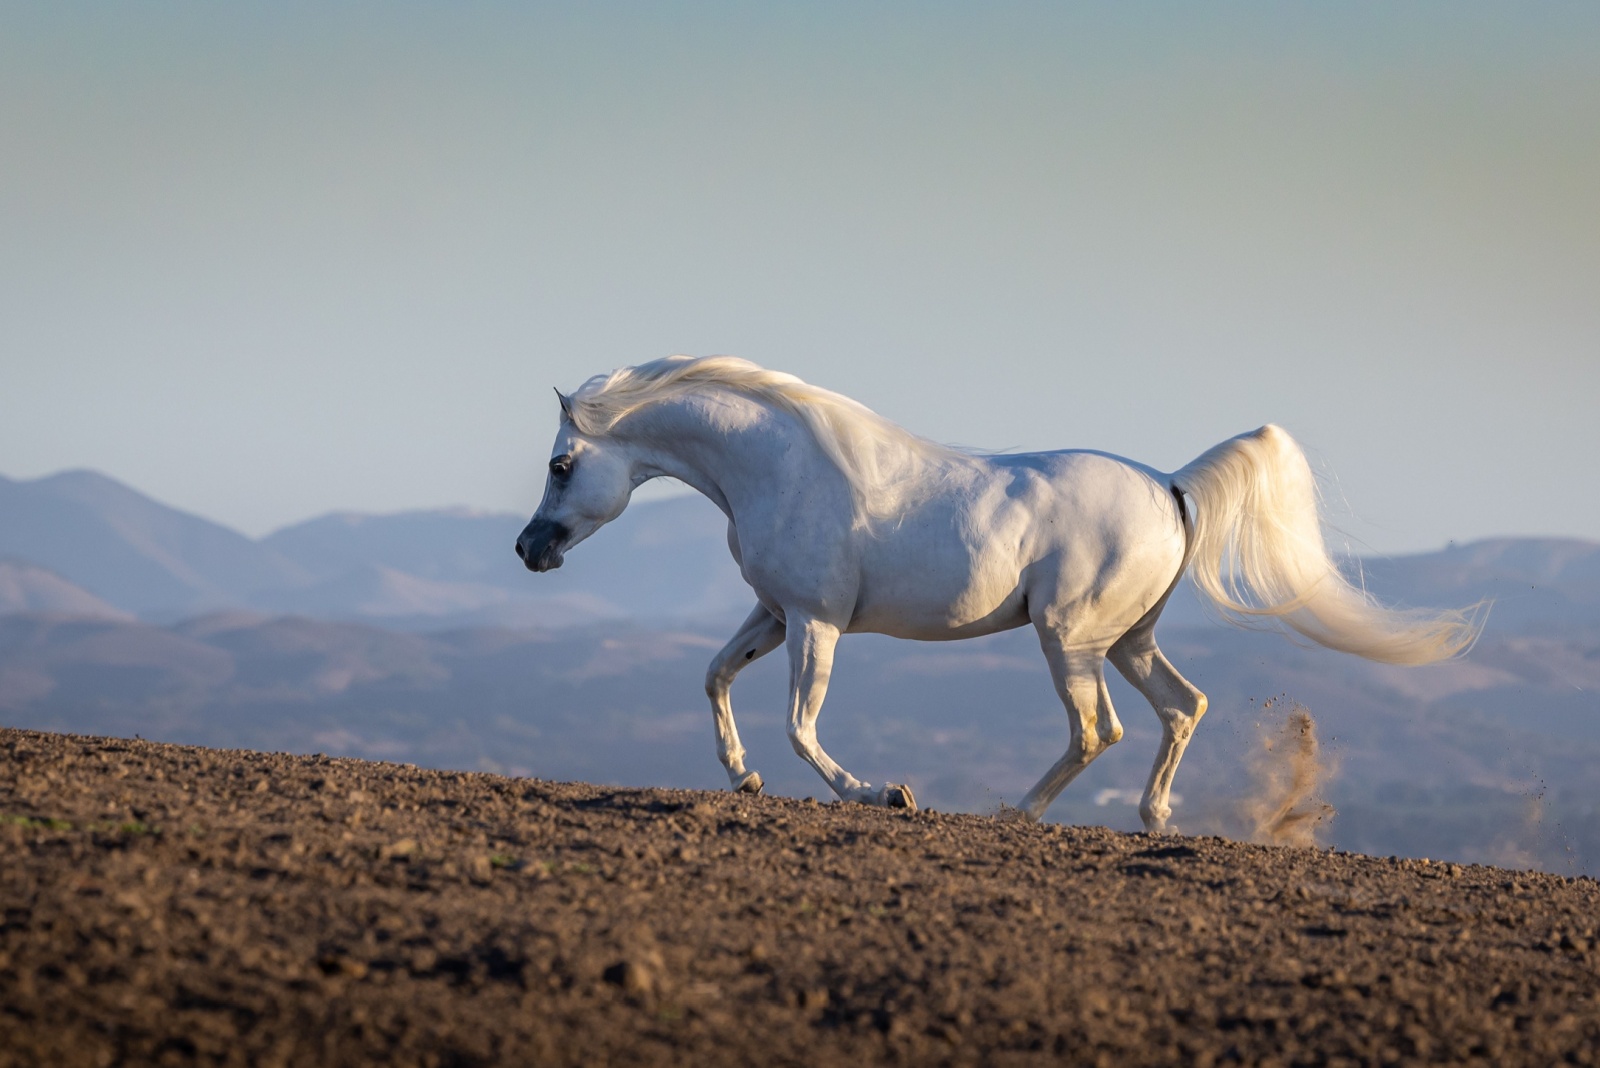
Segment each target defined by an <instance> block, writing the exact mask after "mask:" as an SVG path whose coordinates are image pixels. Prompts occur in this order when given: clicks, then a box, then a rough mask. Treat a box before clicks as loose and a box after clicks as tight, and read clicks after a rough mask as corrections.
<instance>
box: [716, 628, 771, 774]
mask: <svg viewBox="0 0 1600 1068" xmlns="http://www.w3.org/2000/svg"><path fill="white" fill-rule="evenodd" d="M783 635H784V627H783V624H782V623H780V622H778V620H777V618H776V617H775V616H773V614H772V613H771V612H768V611H767V610H766V609H765V608H764V607H762V606H761V605H756V608H755V611H753V612H751V613H750V615H749V617H748V618H746V619H745V621H744V623H743V624H742V625H741V626H740V627H739V632H738V633H737V634H735V635H734V636H733V637H732V638H731V639H730V640H729V642H728V644H727V645H725V646H723V647H722V651H721V652H720V653H718V654H717V655H716V658H715V659H714V660H712V661H711V666H710V667H708V668H707V669H706V696H707V697H709V698H710V699H711V716H712V722H713V725H714V726H715V728H716V732H717V759H718V760H720V761H722V766H723V767H724V768H726V769H727V771H728V782H729V784H730V785H731V786H732V787H733V789H735V790H737V791H738V792H740V793H744V794H759V793H760V792H761V787H762V786H763V783H762V781H761V775H760V774H759V773H758V772H754V771H746V770H745V766H744V746H743V745H742V744H741V743H740V742H739V728H738V727H737V726H736V725H735V724H734V722H733V702H732V700H731V699H730V698H729V696H728V691H729V689H730V688H731V687H732V686H733V680H734V679H735V678H736V677H738V674H739V672H740V671H742V670H744V668H745V666H746V665H747V664H749V663H750V662H751V661H753V660H757V659H759V658H760V657H763V656H765V655H767V654H768V653H770V652H772V650H774V649H776V648H777V647H778V646H780V645H782V644H783Z"/></svg>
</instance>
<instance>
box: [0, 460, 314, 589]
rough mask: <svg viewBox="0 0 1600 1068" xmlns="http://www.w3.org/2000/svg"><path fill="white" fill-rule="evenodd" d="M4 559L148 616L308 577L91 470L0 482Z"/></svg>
mask: <svg viewBox="0 0 1600 1068" xmlns="http://www.w3.org/2000/svg"><path fill="white" fill-rule="evenodd" d="M0 555H4V556H7V557H13V558H16V559H19V560H24V561H27V562H29V563H33V564H38V565H41V566H43V567H46V568H48V569H50V570H51V571H54V572H55V573H57V574H58V575H61V576H63V577H64V578H66V579H68V580H69V581H71V582H73V583H75V584H77V585H79V586H82V587H83V588H84V589H86V590H88V591H89V592H90V593H92V594H94V595H95V596H97V597H99V598H101V599H103V600H105V601H107V602H109V603H111V604H113V605H115V606H116V607H118V608H121V609H125V610H127V611H130V612H134V613H137V614H139V615H143V616H168V617H173V616H177V615H180V614H192V613H194V612H198V611H202V610H205V609H207V608H215V607H220V606H228V605H237V604H244V603H248V602H249V599H250V597H251V595H253V594H254V593H256V592H258V591H260V590H266V589H282V588H285V587H288V586H292V585H294V584H296V583H303V582H305V581H306V580H307V578H308V576H306V575H305V574H304V573H303V572H302V571H301V570H300V569H299V568H298V567H296V566H295V565H294V564H291V563H290V562H289V561H287V560H285V559H284V558H283V557H281V556H279V555H278V554H277V553H276V552H274V551H273V550H271V549H269V548H267V547H265V546H263V545H261V544H260V543H259V542H255V541H252V540H251V539H250V538H247V537H245V536H244V535H243V534H239V533H237V532H235V531H232V530H229V529H228V528H227V527H224V526H221V525H219V524H217V523H213V522H211V521H210V520H207V519H202V518H200V517H199V516H195V515H190V514H189V513H187V512H181V511H178V510H177V509H175V508H169V507H167V506H166V505H164V504H159V503H157V502H156V501H153V500H151V499H150V498H149V497H146V496H144V495H143V494H141V493H139V492H137V491H136V490H133V489H130V488H129V487H127V486H124V485H123V484H122V483H120V482H117V481H115V480H113V479H109V478H107V477H105V476H104V475H100V474H96V473H94V472H92V471H65V472H62V473H61V474H57V475H51V476H49V477H48V478H40V479H35V480H33V481H29V482H13V481H11V480H10V479H5V478H0Z"/></svg>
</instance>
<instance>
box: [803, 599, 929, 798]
mask: <svg viewBox="0 0 1600 1068" xmlns="http://www.w3.org/2000/svg"><path fill="white" fill-rule="evenodd" d="M788 616H789V627H788V634H787V638H788V645H789V743H790V744H791V745H793V746H794V751H795V752H796V753H799V754H800V758H801V759H802V760H804V761H805V762H806V763H807V764H810V765H811V766H812V767H813V768H815V769H817V774H818V775H821V776H822V778H823V780H824V781H825V782H826V783H827V784H828V786H829V787H831V788H832V789H833V792H834V793H835V794H837V795H839V797H840V799H841V800H844V801H859V802H860V803H862V804H864V805H881V806H884V807H885V808H904V809H910V810H912V811H916V808H917V801H916V798H915V797H913V796H912V793H911V788H910V787H909V786H903V785H899V784H896V783H889V784H888V785H886V786H884V787H883V788H882V789H878V790H874V789H873V788H872V784H871V783H865V782H862V781H861V780H860V779H858V778H856V777H855V776H854V775H851V774H850V773H849V772H848V771H845V770H844V769H843V768H841V767H840V766H839V765H838V764H836V763H834V760H833V758H832V757H830V756H829V755H828V754H827V753H826V752H825V751H824V750H823V748H822V745H821V744H820V743H819V742H818V741H817V714H818V713H819V712H821V711H822V701H823V698H825V697H826V696H827V694H828V679H829V677H830V676H831V675H832V674H833V650H834V647H835V646H836V645H837V644H838V643H839V628H838V627H835V626H833V625H832V624H831V623H825V622H823V621H822V620H818V619H804V618H798V617H797V616H796V614H795V613H792V612H791V613H788Z"/></svg>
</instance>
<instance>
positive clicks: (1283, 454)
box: [1172, 424, 1483, 664]
mask: <svg viewBox="0 0 1600 1068" xmlns="http://www.w3.org/2000/svg"><path fill="white" fill-rule="evenodd" d="M1172 481H1173V484H1174V485H1175V486H1177V488H1178V489H1180V490H1182V491H1183V492H1184V494H1186V495H1187V496H1188V498H1189V499H1190V501H1191V502H1192V508H1191V514H1192V516H1193V519H1194V536H1193V544H1192V547H1191V554H1190V558H1189V575H1190V577H1191V578H1193V579H1194V583H1195V585H1196V586H1198V587H1200V589H1201V591H1202V592H1203V593H1205V595H1206V596H1207V597H1209V598H1210V599H1211V600H1212V601H1213V602H1215V603H1216V605H1217V607H1218V608H1219V609H1220V610H1221V611H1222V613H1223V615H1224V616H1226V617H1227V618H1228V619H1229V620H1230V621H1231V622H1234V623H1237V624H1239V625H1241V626H1252V625H1260V623H1261V622H1264V621H1268V620H1277V621H1280V622H1282V623H1285V624H1287V625H1288V626H1290V627H1293V628H1294V629H1295V630H1297V631H1299V632H1300V633H1301V634H1303V635H1305V636H1306V637H1307V638H1310V639H1311V640H1312V641H1314V642H1316V643H1318V644H1319V645H1326V646H1327V647H1328V648H1330V649H1338V650H1341V651H1342V652H1346V653H1354V654H1356V655H1357V656H1364V657H1366V658H1367V659H1368V660H1381V661H1383V662H1385V663H1389V664H1430V663H1432V662H1434V661H1436V660H1443V659H1445V658H1447V657H1450V656H1454V655H1456V654H1457V653H1459V652H1461V651H1462V650H1464V649H1466V648H1467V647H1469V646H1470V645H1471V644H1472V643H1473V642H1474V641H1476V640H1477V637H1478V632H1479V631H1480V630H1481V629H1482V622H1481V619H1480V617H1481V616H1482V615H1483V611H1482V608H1483V606H1481V605H1480V606H1478V607H1477V608H1473V609H1469V610H1467V611H1447V612H1425V611H1415V610H1405V611H1402V610H1397V609H1392V608H1386V607H1384V606H1383V605H1381V604H1379V603H1378V602H1377V601H1375V600H1374V599H1373V598H1372V597H1370V596H1369V595H1368V594H1367V593H1366V591H1364V590H1361V589H1358V588H1356V587H1355V586H1352V585H1351V584H1350V583H1349V582H1348V581H1347V580H1346V579H1345V577H1344V576H1343V575H1342V574H1340V573H1339V569H1338V567H1337V566H1336V565H1335V564H1334V562H1333V560H1332V559H1330V558H1329V556H1328V549H1327V545H1326V543H1325V542H1324V541H1323V537H1322V519H1321V515H1320V513H1319V511H1318V508H1317V485H1316V480H1315V478H1314V477H1313V476H1312V473H1311V465H1310V464H1308V463H1307V462H1306V457H1305V453H1303V452H1301V451H1300V446H1299V445H1297V444H1295V441H1294V439H1293V438H1291V437H1290V436H1289V435H1288V434H1287V433H1285V432H1284V431H1283V430H1282V429H1280V428H1279V427H1276V426H1272V425H1271V424H1268V425H1267V426H1264V427H1262V428H1261V429H1260V430H1256V431H1253V432H1251V433H1249V434H1241V435H1239V436H1238V437H1236V438H1233V439H1231V440H1229V441H1224V442H1223V443H1222V444H1220V445H1217V446H1215V447H1213V448H1211V449H1208V450H1207V451H1206V452H1205V453H1204V454H1202V455H1201V456H1200V457H1199V458H1198V459H1196V460H1195V461H1194V462H1193V463H1191V464H1189V465H1188V466H1186V467H1184V468H1183V469H1182V470H1181V471H1178V472H1177V473H1176V474H1174V475H1173V476H1172Z"/></svg>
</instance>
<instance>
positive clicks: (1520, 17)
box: [0, 0, 1600, 553]
mask: <svg viewBox="0 0 1600 1068" xmlns="http://www.w3.org/2000/svg"><path fill="white" fill-rule="evenodd" d="M1596 55H1600V6H1597V5H1593V4H1588V3H1582V4H1560V3H1548V4H1539V5H1504V4H1477V3H1470V2H1451V3H1410V4H1404V5H1399V4H1388V3H1370V4H1363V3H1351V4H1340V5H1314V4H1294V3H1275V4H1261V5H1254V4H1218V5H1204V6H1201V5H1186V4H1154V3H1151V4H1146V3H1114V4H1112V3H1108V4H1073V5H1067V4H1056V3H1039V4H1021V3H1019V4H1010V3H986V4H981V5H967V4H953V3H938V2H919V3H871V2H867V3H859V2H853V3H825V2H815V3H807V4H799V5H778V4H733V3H727V4H721V3H694V4H677V3H660V4H649V5H640V4H609V3H585V4H570V5H545V4H531V3H514V4H513V3H508V4H491V3H475V2H470V0H468V2H462V3H453V4H449V5H426V4H414V5H412V4H405V3H383V4H376V3H373V4H368V3H357V2H336V3H297V2H285V0H279V2H273V3H250V2H245V0H241V2H238V3H230V4H226V5H218V4H213V3H194V4H187V3H181V4H180V3H161V4H144V5H126V4H112V3H92V2H91V3H78V4H71V5H67V4H24V3H20V2H6V0H0V474H3V475H5V476H7V477H10V478H32V477H37V476H40V475H44V474H48V473H50V472H53V471H56V470H60V469H64V468H74V467H89V468H94V469H97V470H100V471H104V472H105V473H107V474H110V475H112V476H114V477H116V478H119V479H121V480H123V481H126V482H128V483H130V484H132V485H134V486H135V487H137V488H139V489H141V490H143V491H144V492H147V493H150V494H152V495H154V496H156V497H157V498H159V499H161V500H163V501H165V502H167V503H169V504H173V505H175V506H178V507H181V508H184V509H186V510H189V511H193V512H197V513H200V514H202V515H205V516H207V517H210V518H213V519H216V520H219V521H221V522H225V523H228V524H230V525H232V526H234V527H236V528H238V529H240V530H243V531H245V532H247V533H249V534H252V535H260V534H264V533H266V532H268V531H270V530H272V529H275V528H277V527H280V526H283V525H286V524H289V523H293V522H296V521H299V520H303V519H306V518H309V517H311V516H314V515H317V514H321V513H324V512H328V511H335V510H353V511H364V512H390V511H398V510H403V509H410V508H427V507H438V506H467V507H472V508H477V509H487V510H493V511H505V512H514V513H522V514H526V513H529V512H531V511H532V510H533V508H534V507H535V505H536V504H537V503H538V496H539V493H540V492H541V488H542V484H543V468H544V463H545V460H546V458H547V457H548V454H549V447H550V443H551V440H552V437H553V434H554V430H555V419H556V406H555V399H554V396H553V394H552V393H551V387H552V386H559V387H561V388H562V389H570V388H572V387H573V386H576V385H577V384H578V383H580V382H581V381H583V380H584V379H585V378H587V377H588V376H590V375H591V374H594V373H596V372H600V371H605V370H609V369H611V368H613V367H617V366H622V365H626V364H632V363H639V362H642V361H644V360H649V359H654V358H656V357H659V356H664V355H667V354H670V353H675V352H686V353H691V354H695V355H705V354H712V353H732V354H735V355H739V356H744V357H746V358H748V359H752V360H755V361H756V362H758V363H761V364H764V365H766V366H769V367H775V368H780V369H783V370H787V371H792V372H794V373H796V374H798V375H800V376H801V377H803V378H806V379H807V380H810V381H813V382H816V383H817V384H819V385H823V386H827V387H829V388H832V389H835V390H838V391H840V392H842V393H845V394H848V395H850V396H853V397H855V398H857V399H858V400H861V401H862V402H864V403H866V404H868V405H869V406H871V407H873V408H875V409H877V410H878V411H880V412H882V413H884V414H885V415H887V416H889V417H891V418H893V419H895V420H897V421H899V422H901V423H902V424H904V425H905V426H907V427H909V428H910V429H912V430H914V431H917V432H918V433H921V434H924V435H926V436H928V437H932V438H935V439H938V440H941V441H946V442H951V443H956V444H962V445H968V446H978V447H985V448H995V449H1048V448H1062V447H1086V448H1098V449H1104V450H1108V451H1111V452H1116V453H1120V454H1122V455H1127V456H1130V457H1133V458H1135V459H1138V460H1141V461H1143V462H1146V463H1149V464H1152V465H1154V466H1156V467H1158V468H1162V469H1174V468H1177V467H1179V466H1181V465H1182V464H1184V463H1186V462H1187V461H1188V460H1190V459H1191V458H1193V457H1194V456H1195V455H1197V454H1199V453H1200V452H1201V451H1203V450H1204V449H1206V448H1208V447H1209V446H1210V445H1212V444H1214V443H1215V442H1217V441H1220V440H1222V439H1223V438H1226V437H1230V436H1232V435H1234V434H1236V433H1240V432H1242V431H1246V430H1249V429H1252V428H1254V427H1256V426H1259V425H1260V424H1262V423H1264V422H1269V421H1270V422H1275V423H1278V424H1280V425H1282V426H1284V427H1286V428H1287V429H1288V430H1289V431H1290V432H1291V433H1292V434H1294V435H1295V436H1296V437H1297V438H1298V439H1299V440H1300V441H1301V442H1302V443H1303V444H1304V445H1305V446H1306V448H1307V450H1308V453H1309V454H1310V455H1311V456H1312V459H1313V463H1314V464H1315V465H1316V466H1317V468H1318V470H1319V471H1320V472H1322V474H1323V475H1324V477H1325V479H1326V487H1327V494H1328V502H1329V506H1330V511H1331V515H1332V521H1333V523H1334V524H1335V526H1336V527H1337V530H1338V533H1337V534H1336V535H1335V536H1336V538H1338V539H1343V540H1344V541H1345V542H1346V543H1347V544H1348V545H1349V546H1350V547H1352V548H1354V549H1356V550H1358V551H1363V552H1378V553H1402V552H1409V551H1416V550H1426V549H1433V548H1438V547H1441V546H1443V545H1444V544H1446V543H1447V542H1449V541H1452V540H1454V541H1465V540H1470V539H1475V538H1481V537H1487V536H1493V535H1505V534H1522V535H1565V536H1575V537H1584V538H1590V539H1600V492H1596V490H1597V486H1596V484H1595V482H1596V480H1595V475H1594V466H1593V462H1594V458H1595V457H1596V455H1597V454H1600V418H1596V416H1595V414H1594V412H1593V408H1594V406H1595V403H1596V398H1597V396H1600V63H1596V62H1595V58H1594V57H1595V56H1596Z"/></svg>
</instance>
